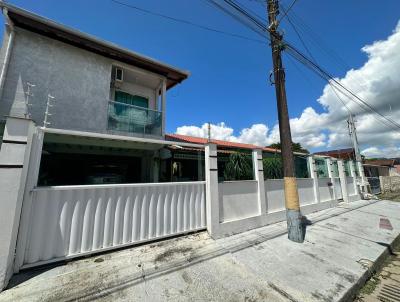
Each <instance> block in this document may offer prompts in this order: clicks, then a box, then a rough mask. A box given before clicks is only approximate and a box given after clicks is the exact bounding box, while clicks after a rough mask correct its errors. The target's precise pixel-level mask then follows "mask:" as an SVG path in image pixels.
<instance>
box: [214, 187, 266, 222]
mask: <svg viewBox="0 0 400 302" xmlns="http://www.w3.org/2000/svg"><path fill="white" fill-rule="evenodd" d="M257 190H258V188H257V181H255V180H246V181H228V182H222V183H219V184H218V192H219V201H220V217H221V221H229V220H236V219H242V218H246V217H252V216H256V215H259V214H260V209H259V205H258V199H257Z"/></svg>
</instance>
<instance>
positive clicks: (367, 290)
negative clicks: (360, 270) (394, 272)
mask: <svg viewBox="0 0 400 302" xmlns="http://www.w3.org/2000/svg"><path fill="white" fill-rule="evenodd" d="M380 282H381V280H379V277H378V275H377V274H374V275H373V276H372V277H371V278H370V279H369V280H368V281H367V283H365V285H364V287H363V288H362V289H361V290H360V292H359V295H361V296H364V295H370V294H372V293H373V292H374V290H375V288H376V287H377V286H378V285H379V283H380Z"/></svg>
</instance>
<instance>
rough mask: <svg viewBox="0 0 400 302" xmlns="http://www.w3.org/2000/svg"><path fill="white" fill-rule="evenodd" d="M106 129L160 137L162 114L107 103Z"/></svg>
mask: <svg viewBox="0 0 400 302" xmlns="http://www.w3.org/2000/svg"><path fill="white" fill-rule="evenodd" d="M108 129H109V130H114V131H123V132H131V133H140V134H150V135H162V113H161V111H157V110H152V109H148V108H143V107H139V106H134V105H129V104H125V103H119V102H114V101H109V102H108Z"/></svg>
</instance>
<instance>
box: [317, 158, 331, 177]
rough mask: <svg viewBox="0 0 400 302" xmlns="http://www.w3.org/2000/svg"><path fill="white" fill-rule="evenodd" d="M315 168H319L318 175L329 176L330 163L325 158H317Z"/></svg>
mask: <svg viewBox="0 0 400 302" xmlns="http://www.w3.org/2000/svg"><path fill="white" fill-rule="evenodd" d="M315 168H316V170H317V174H318V177H329V174H328V165H327V164H326V160H325V159H323V158H317V159H315Z"/></svg>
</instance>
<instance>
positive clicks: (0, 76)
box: [0, 7, 15, 101]
mask: <svg viewBox="0 0 400 302" xmlns="http://www.w3.org/2000/svg"><path fill="white" fill-rule="evenodd" d="M3 15H4V18H5V20H6V22H5V24H6V31H7V32H8V33H9V35H8V41H7V48H6V53H5V55H4V62H3V66H2V67H1V73H0V101H1V98H2V97H3V89H4V83H5V81H6V74H7V69H8V64H9V62H10V56H11V49H12V47H13V42H14V35H15V31H14V24H13V22H12V21H11V19H10V18H9V17H8V9H7V7H3Z"/></svg>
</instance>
